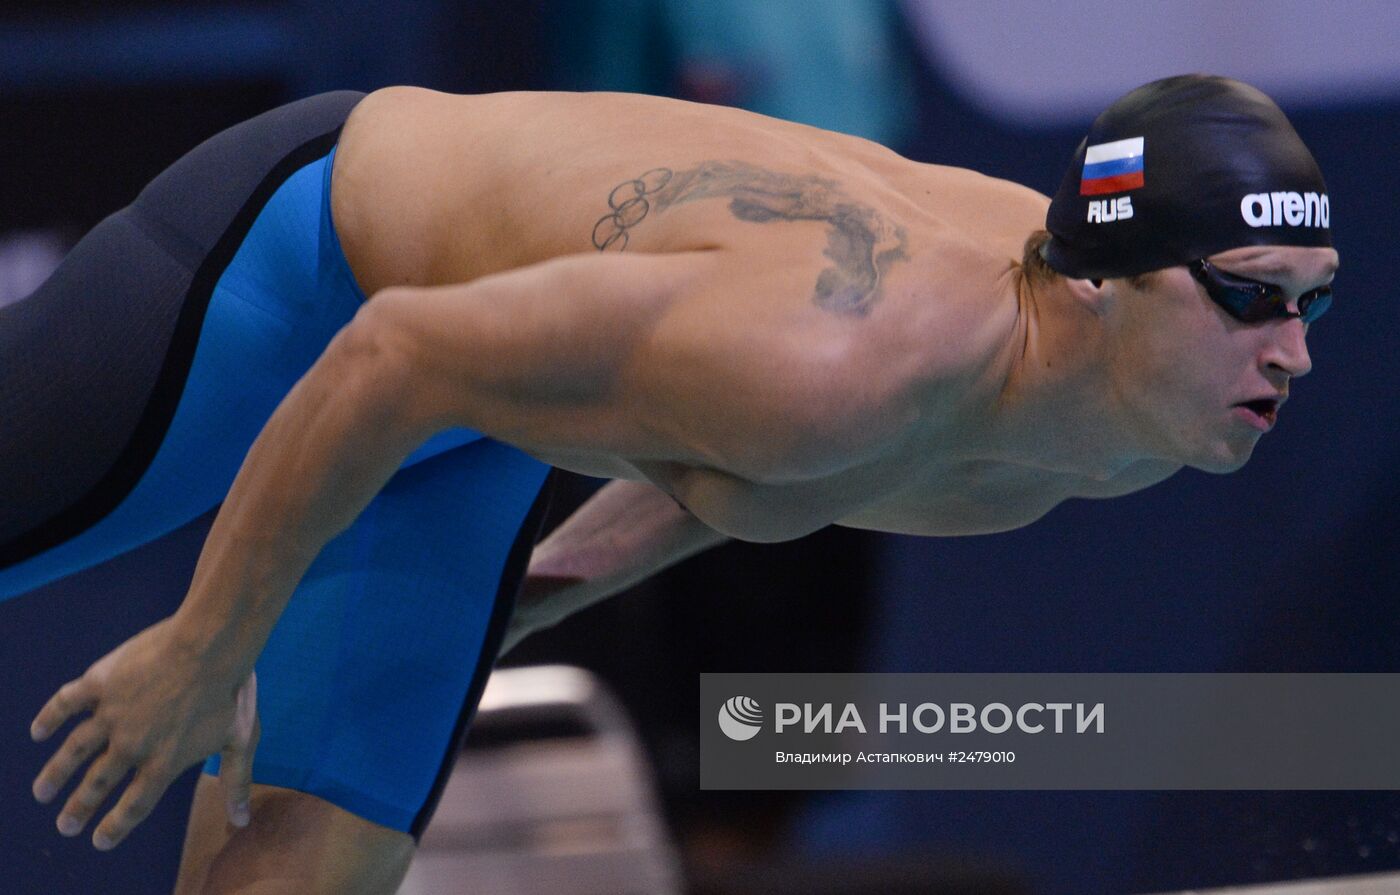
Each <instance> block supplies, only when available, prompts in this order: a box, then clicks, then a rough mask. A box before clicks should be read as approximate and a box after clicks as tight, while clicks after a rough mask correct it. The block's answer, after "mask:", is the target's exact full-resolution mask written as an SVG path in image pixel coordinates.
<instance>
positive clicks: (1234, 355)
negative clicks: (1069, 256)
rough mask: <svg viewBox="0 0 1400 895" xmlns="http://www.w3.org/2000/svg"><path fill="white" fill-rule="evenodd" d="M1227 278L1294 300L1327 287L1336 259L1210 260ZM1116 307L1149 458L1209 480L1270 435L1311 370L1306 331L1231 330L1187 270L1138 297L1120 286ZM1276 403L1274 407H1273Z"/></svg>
mask: <svg viewBox="0 0 1400 895" xmlns="http://www.w3.org/2000/svg"><path fill="white" fill-rule="evenodd" d="M1207 260H1209V261H1210V262H1211V263H1212V264H1213V265H1215V267H1216V268H1217V269H1219V270H1220V271H1223V272H1224V273H1227V274H1234V275H1235V276H1239V277H1246V278H1249V279H1252V280H1259V281H1262V282H1265V283H1271V284H1274V285H1277V286H1280V287H1282V288H1283V290H1284V292H1285V293H1286V294H1287V296H1288V299H1289V304H1288V308H1289V310H1292V311H1296V310H1298V305H1297V301H1298V297H1299V296H1300V295H1302V294H1303V293H1305V292H1308V291H1310V290H1312V289H1315V288H1317V287H1318V286H1321V285H1324V284H1326V283H1328V282H1330V281H1331V279H1332V275H1333V272H1334V271H1335V270H1336V267H1337V253H1336V251H1335V250H1333V249H1324V248H1299V247H1296V246H1250V247H1246V248H1239V249H1231V250H1230V251H1227V252H1220V253H1218V254H1216V255H1212V256H1210V257H1209V258H1208V259H1207ZM1114 285H1115V286H1116V287H1117V288H1118V289H1119V290H1120V291H1121V292H1122V295H1121V298H1120V299H1119V300H1118V301H1117V302H1115V305H1116V306H1117V307H1118V311H1117V313H1116V314H1115V316H1116V317H1117V318H1118V319H1117V325H1118V326H1120V327H1121V330H1122V332H1121V336H1122V338H1121V339H1120V340H1119V344H1120V345H1122V346H1123V350H1122V351H1121V352H1120V353H1119V356H1118V358H1117V360H1116V362H1115V382H1116V384H1117V387H1118V392H1119V398H1120V399H1121V401H1122V402H1123V404H1124V405H1125V406H1126V408H1127V410H1128V412H1129V413H1130V414H1131V415H1132V416H1133V417H1134V418H1135V420H1136V422H1137V424H1138V425H1139V426H1140V427H1141V428H1142V431H1143V433H1144V436H1145V437H1146V438H1147V439H1148V441H1149V443H1151V444H1152V445H1153V447H1154V448H1155V449H1158V450H1161V451H1163V452H1164V453H1166V454H1167V455H1168V456H1169V457H1170V458H1171V459H1174V460H1176V461H1178V462H1181V463H1184V464H1186V465H1188V466H1193V467H1195V468H1197V469H1201V470H1204V471H1206V472H1233V471H1235V470H1236V469H1239V468H1240V467H1241V466H1243V465H1244V464H1245V462H1246V461H1248V460H1249V457H1250V454H1251V453H1252V452H1253V451H1254V445H1255V444H1256V443H1257V442H1258V441H1259V439H1260V437H1262V436H1263V435H1264V434H1265V432H1267V431H1268V430H1269V429H1271V428H1272V427H1273V425H1274V422H1275V419H1276V417H1277V415H1278V413H1277V410H1278V406H1279V404H1281V403H1282V401H1283V400H1286V398H1287V395H1288V392H1289V389H1290V387H1291V383H1292V381H1293V380H1294V379H1296V378H1298V377H1300V376H1304V375H1306V374H1307V372H1308V371H1309V370H1310V369H1312V358H1311V357H1310V356H1309V354H1308V348H1307V334H1308V327H1309V324H1304V323H1303V322H1301V321H1300V320H1297V319H1285V318H1275V319H1271V320H1265V321H1262V322H1259V323H1243V322H1241V321H1239V320H1236V319H1235V318H1234V317H1232V316H1231V315H1230V314H1229V313H1227V312H1226V311H1225V309H1224V308H1222V307H1220V306H1219V305H1217V304H1216V303H1215V302H1214V301H1212V300H1211V299H1210V297H1209V295H1208V294H1207V293H1206V291H1205V288H1204V287H1203V286H1202V285H1201V284H1200V283H1198V282H1197V281H1196V280H1195V279H1194V278H1193V277H1192V276H1191V273H1190V271H1188V270H1187V268H1185V267H1172V268H1167V269H1165V270H1161V271H1157V272H1156V273H1154V274H1153V275H1152V276H1151V277H1150V278H1149V280H1148V282H1147V283H1146V284H1144V287H1143V289H1142V290H1141V293H1142V294H1135V292H1134V290H1132V289H1130V287H1129V286H1128V284H1127V283H1126V282H1124V281H1117V282H1115V284H1114ZM1270 400H1273V401H1275V402H1276V403H1273V404H1269V403H1267V402H1268V401H1270Z"/></svg>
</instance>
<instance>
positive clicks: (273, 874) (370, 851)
mask: <svg viewBox="0 0 1400 895" xmlns="http://www.w3.org/2000/svg"><path fill="white" fill-rule="evenodd" d="M224 805H225V802H224V789H223V785H222V783H221V782H220V781H219V778H217V777H213V776H210V775H209V774H201V775H200V776H199V783H198V785H197V786H196V787H195V792H194V804H193V806H192V807H191V809H190V822H189V827H188V829H187V830H186V833H185V849H184V854H183V856H182V858H181V860H180V875H179V881H178V882H177V883H176V887H175V893H176V895H204V893H209V895H213V893H220V895H223V893H235V892H236V893H240V895H282V893H287V895H319V893H336V895H379V893H385V895H390V893H393V892H395V891H396V890H397V889H398V887H399V884H400V882H401V881H402V880H403V876H404V874H405V873H406V872H407V871H408V864H409V861H410V860H411V859H412V857H413V851H414V842H413V837H412V836H410V835H408V834H407V833H402V832H399V831H398V830H390V829H388V828H386V827H382V826H380V825H379V824H375V823H371V822H370V821H367V820H365V819H364V818H362V817H359V816H357V815H355V814H352V813H350V812H349V811H346V810H345V809H343V808H340V807H338V806H336V805H333V804H331V803H330V802H327V801H325V800H324V799H319V798H317V797H316V796H311V795H307V794H306V793H303V792H298V791H297V790H294V789H284V788H282V787H278V786H263V785H261V784H257V783H255V784H253V798H252V802H251V808H252V814H253V817H255V818H256V819H257V821H256V822H255V823H253V824H250V825H249V826H248V827H246V828H244V829H242V830H239V829H237V828H235V827H233V826H231V825H229V823H228V821H227V816H226V814H225V811H224Z"/></svg>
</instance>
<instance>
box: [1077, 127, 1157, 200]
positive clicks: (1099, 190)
mask: <svg viewBox="0 0 1400 895" xmlns="http://www.w3.org/2000/svg"><path fill="white" fill-rule="evenodd" d="M1142 144H1143V138H1142V137H1129V138H1128V139H1126V140H1114V141H1113V142H1112V143H1099V144H1097V145H1095V146H1090V147H1089V148H1088V149H1086V150H1084V175H1083V177H1082V178H1081V179H1080V181H1079V195H1081V196H1099V195H1102V194H1104V193H1121V192H1124V191H1126V190H1135V189H1137V188H1138V187H1140V186H1142V184H1143V166H1142Z"/></svg>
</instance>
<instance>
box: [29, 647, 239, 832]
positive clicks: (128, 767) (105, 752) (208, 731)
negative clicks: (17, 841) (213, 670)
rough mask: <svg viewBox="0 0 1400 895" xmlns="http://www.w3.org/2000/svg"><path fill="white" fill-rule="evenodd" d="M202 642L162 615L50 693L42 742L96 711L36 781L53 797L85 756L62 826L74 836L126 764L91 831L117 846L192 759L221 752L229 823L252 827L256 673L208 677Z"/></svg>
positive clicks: (37, 729) (35, 728) (41, 720)
mask: <svg viewBox="0 0 1400 895" xmlns="http://www.w3.org/2000/svg"><path fill="white" fill-rule="evenodd" d="M207 667H208V666H207V663H203V662H201V661H200V656H199V652H198V650H196V649H195V648H194V647H193V645H192V644H189V643H188V642H186V641H184V640H183V639H182V638H180V637H178V636H177V634H176V629H175V628H174V626H173V625H172V623H171V619H165V620H164V621H161V622H158V623H156V624H154V625H152V626H151V627H149V628H147V629H146V630H144V631H142V632H141V633H139V634H137V635H136V636H135V637H132V638H131V639H130V640H128V641H126V642H125V643H123V644H122V645H121V646H119V647H117V648H116V649H115V650H113V651H112V652H110V653H108V654H107V655H106V656H104V657H103V658H101V659H99V660H98V661H97V662H95V663H93V665H92V667H91V668H89V669H88V670H87V672H86V673H85V674H84V675H83V676H82V677H80V678H78V679H77V680H74V681H69V682H68V683H67V684H64V685H63V687H61V688H60V689H59V691H58V692H57V693H55V694H54V696H53V698H51V699H50V700H49V701H48V703H47V704H46V705H45V706H44V708H43V710H41V711H40V712H39V714H38V715H37V716H36V717H35V719H34V722H33V724H32V725H30V735H31V736H32V737H33V738H34V739H35V740H36V741H40V742H41V741H43V740H46V739H48V737H49V736H51V735H52V734H53V732H54V731H55V730H57V729H58V728H59V727H61V726H62V725H63V724H64V723H65V722H66V721H68V719H70V718H72V717H74V716H75V715H78V714H80V713H82V712H91V716H90V717H89V718H87V719H86V720H84V721H83V722H82V723H80V724H79V725H78V726H77V727H75V728H74V729H73V731H72V732H71V733H70V734H69V735H68V738H67V739H66V740H65V741H64V743H63V745H62V747H61V748H59V749H58V751H57V752H55V753H54V756H53V758H51V759H49V761H48V763H47V764H46V765H44V769H43V770H42V771H41V772H40V773H39V776H38V777H37V778H36V779H35V780H34V797H35V798H36V799H38V800H39V801H40V802H42V803H45V804H47V803H48V802H49V801H51V800H52V799H53V798H54V797H55V796H56V795H57V794H58V792H59V790H61V789H62V788H63V787H64V786H65V785H66V784H67V783H68V781H69V779H70V778H72V776H73V774H74V773H75V772H76V771H77V770H78V769H79V768H80V767H81V766H82V765H84V764H86V763H87V762H88V761H89V759H94V758H95V760H93V761H92V764H91V765H90V766H89V767H88V771H87V774H86V776H85V777H84V778H83V780H82V782H81V783H80V784H79V785H78V788H77V789H76V790H74V792H73V795H72V796H71V797H70V798H69V799H68V802H67V804H66V805H65V806H64V808H63V812H62V813H61V814H60V815H59V818H58V829H59V832H60V833H62V834H63V835H65V836H76V835H78V833H80V832H82V829H83V827H84V826H86V824H87V822H88V821H89V820H90V819H91V818H92V816H93V815H94V814H95V813H96V812H97V809H98V807H99V806H100V805H101V804H102V802H103V800H104V799H106V798H107V796H108V795H109V794H110V793H111V792H112V791H113V790H114V789H115V788H116V786H117V784H118V783H120V782H121V780H122V779H123V778H124V777H125V776H126V774H127V773H128V772H129V771H134V772H135V773H134V776H133V777H132V780H131V782H130V783H129V784H128V785H127V787H126V790H125V791H124V792H123V793H122V795H121V798H120V799H119V800H118V801H117V803H116V805H115V806H114V807H113V808H112V810H111V811H109V812H108V813H107V815H106V817H104V818H103V819H102V822H101V823H100V824H99V825H98V827H97V829H96V830H95V831H94V832H93V837H92V844H93V845H94V846H95V847H96V848H98V849H100V850H102V851H106V850H108V849H111V848H115V847H116V846H117V844H119V843H120V842H121V841H122V840H123V839H125V838H126V836H127V834H128V833H130V832H131V830H132V829H133V828H134V827H135V826H136V825H137V824H139V823H141V821H143V820H145V819H146V817H147V815H149V814H150V813H151V811H152V809H154V808H155V806H156V803H157V802H158V801H160V798H161V796H163V795H164V794H165V791H166V789H168V788H169V787H170V784H171V783H173V782H174V781H175V778H176V777H178V776H179V775H180V774H181V773H183V772H184V771H185V770H186V769H187V768H189V767H190V766H191V765H193V764H195V763H197V762H201V761H203V760H204V759H205V758H207V757H208V756H210V755H212V754H213V753H215V752H221V753H222V768H221V772H220V778H221V779H222V781H223V784H224V789H225V791H226V792H227V793H228V794H229V797H228V814H229V821H230V823H232V824H234V825H235V826H239V827H242V826H246V825H247V824H248V821H249V816H248V799H249V795H250V790H251V787H252V767H253V752H254V750H255V749H256V748H257V742H258V736H259V733H260V728H259V725H258V716H257V679H256V677H255V676H254V675H252V674H249V675H248V677H247V678H245V679H244V680H242V681H241V682H239V681H237V680H234V681H227V680H217V679H213V678H211V675H210V674H209V672H208V671H207V670H206V668H207Z"/></svg>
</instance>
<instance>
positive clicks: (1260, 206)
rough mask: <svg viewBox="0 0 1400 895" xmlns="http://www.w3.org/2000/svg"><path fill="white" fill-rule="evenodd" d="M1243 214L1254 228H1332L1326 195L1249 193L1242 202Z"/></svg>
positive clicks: (1330, 211) (1280, 192)
mask: <svg viewBox="0 0 1400 895" xmlns="http://www.w3.org/2000/svg"><path fill="white" fill-rule="evenodd" d="M1240 214H1241V215H1242V216H1243V217H1244V222H1245V223H1246V224H1248V225H1249V226H1251V227H1321V228H1323V229H1327V228H1330V227H1331V226H1332V209H1331V206H1330V204H1329V203H1328V201H1327V194H1326V193H1294V192H1284V191H1278V192H1272V193H1250V194H1249V195H1247V196H1245V197H1244V198H1243V199H1241V200H1240Z"/></svg>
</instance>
